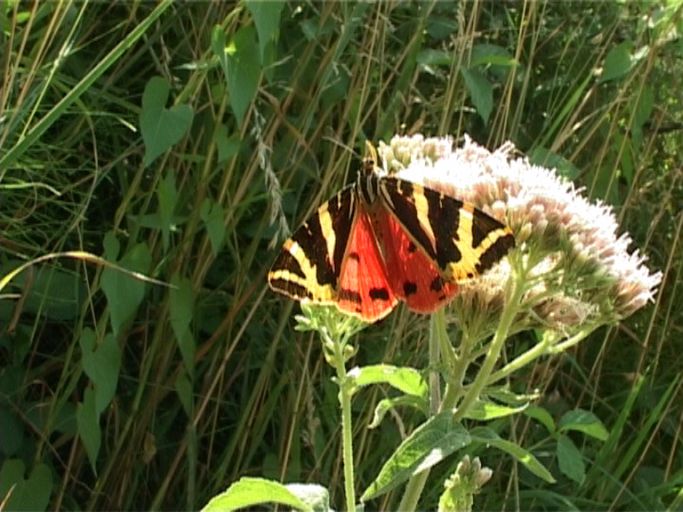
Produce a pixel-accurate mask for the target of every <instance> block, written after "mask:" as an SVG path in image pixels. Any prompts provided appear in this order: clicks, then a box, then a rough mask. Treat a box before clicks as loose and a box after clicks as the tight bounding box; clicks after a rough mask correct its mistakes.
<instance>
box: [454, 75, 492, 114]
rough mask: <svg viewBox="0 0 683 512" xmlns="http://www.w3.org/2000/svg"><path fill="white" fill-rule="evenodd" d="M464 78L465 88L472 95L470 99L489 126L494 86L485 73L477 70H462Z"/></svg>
mask: <svg viewBox="0 0 683 512" xmlns="http://www.w3.org/2000/svg"><path fill="white" fill-rule="evenodd" d="M460 72H461V73H462V76H463V78H464V79H465V87H467V92H469V94H470V99H471V100H472V104H473V105H474V108H475V109H477V113H478V114H479V116H480V117H481V118H482V120H483V121H484V124H488V122H489V116H490V115H491V110H493V86H492V85H491V82H489V81H488V80H487V79H486V77H485V76H484V74H483V73H481V72H480V71H479V70H477V69H465V68H461V69H460Z"/></svg>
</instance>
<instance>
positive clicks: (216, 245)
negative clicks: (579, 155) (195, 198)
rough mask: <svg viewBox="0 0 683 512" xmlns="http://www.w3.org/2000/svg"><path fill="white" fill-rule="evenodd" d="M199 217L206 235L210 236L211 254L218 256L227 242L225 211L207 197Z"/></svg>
mask: <svg viewBox="0 0 683 512" xmlns="http://www.w3.org/2000/svg"><path fill="white" fill-rule="evenodd" d="M199 215H200V217H201V219H202V221H203V222H204V227H205V228H206V233H207V234H208V235H209V241H210V242H211V252H212V253H213V255H214V256H216V255H218V252H219V251H220V250H221V248H222V247H223V242H224V240H225V225H224V222H225V211H224V210H223V206H222V205H221V204H220V203H216V202H214V201H212V200H211V199H209V198H208V197H207V198H206V199H204V201H203V202H202V206H201V207H200V210H199Z"/></svg>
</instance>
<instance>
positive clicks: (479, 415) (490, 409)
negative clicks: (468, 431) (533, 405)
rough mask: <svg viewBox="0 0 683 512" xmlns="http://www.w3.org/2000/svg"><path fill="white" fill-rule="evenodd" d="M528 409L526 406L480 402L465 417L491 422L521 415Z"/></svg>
mask: <svg viewBox="0 0 683 512" xmlns="http://www.w3.org/2000/svg"><path fill="white" fill-rule="evenodd" d="M526 407H527V406H526V405H521V406H520V407H508V406H506V405H500V404H497V403H495V402H486V401H482V400H479V401H477V402H476V403H475V404H473V405H472V407H471V408H470V409H469V410H468V411H467V413H466V414H465V417H466V418H469V419H472V420H479V421H489V420H493V419H496V418H503V417H505V416H511V415H513V414H517V413H520V412H522V411H523V410H524V409H526Z"/></svg>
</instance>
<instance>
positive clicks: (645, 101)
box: [631, 85, 655, 147]
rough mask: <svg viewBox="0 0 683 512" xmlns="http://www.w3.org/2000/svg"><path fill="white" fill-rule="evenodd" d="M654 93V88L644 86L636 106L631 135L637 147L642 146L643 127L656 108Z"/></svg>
mask: <svg viewBox="0 0 683 512" xmlns="http://www.w3.org/2000/svg"><path fill="white" fill-rule="evenodd" d="M654 101H655V98H654V93H653V92H652V87H650V86H649V85H644V86H643V88H642V89H641V91H640V95H639V97H638V103H637V104H636V107H635V110H634V112H633V122H632V123H631V133H632V136H633V142H634V145H635V146H636V147H638V146H640V144H641V143H642V141H643V125H644V124H645V123H646V122H647V121H648V120H649V119H650V116H651V115H652V109H653V107H654Z"/></svg>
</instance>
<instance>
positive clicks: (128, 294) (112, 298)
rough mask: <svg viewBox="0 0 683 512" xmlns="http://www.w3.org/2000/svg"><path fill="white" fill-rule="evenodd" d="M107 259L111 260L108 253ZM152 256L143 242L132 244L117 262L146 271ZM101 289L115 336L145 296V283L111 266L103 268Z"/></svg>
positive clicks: (142, 271) (130, 268)
mask: <svg viewBox="0 0 683 512" xmlns="http://www.w3.org/2000/svg"><path fill="white" fill-rule="evenodd" d="M106 256H107V259H109V260H110V261H111V260H113V258H111V257H110V256H109V255H106ZM151 261H152V257H151V255H150V254H149V249H148V248H147V245H145V244H144V243H139V244H137V245H136V246H134V247H133V248H132V249H131V250H130V251H129V252H128V253H127V254H126V255H125V256H124V257H123V258H122V259H121V260H120V261H119V262H118V264H119V265H120V266H122V267H124V268H126V269H128V270H132V271H134V272H139V273H142V274H144V273H146V272H147V271H148V270H149V268H150V266H151ZM101 285H102V291H104V295H105V296H106V297H107V303H108V304H109V309H110V311H111V318H110V321H111V326H112V331H114V335H115V336H117V335H118V334H119V332H120V329H121V327H122V326H123V325H124V324H125V323H126V322H128V321H129V320H131V319H132V318H133V315H134V314H135V312H136V311H137V309H138V307H139V306H140V303H141V302H142V299H143V298H144V296H145V283H144V282H143V281H140V280H138V279H135V278H134V277H132V276H130V275H128V274H124V273H122V272H120V271H118V270H114V269H112V268H105V269H104V270H103V271H102V278H101Z"/></svg>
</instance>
